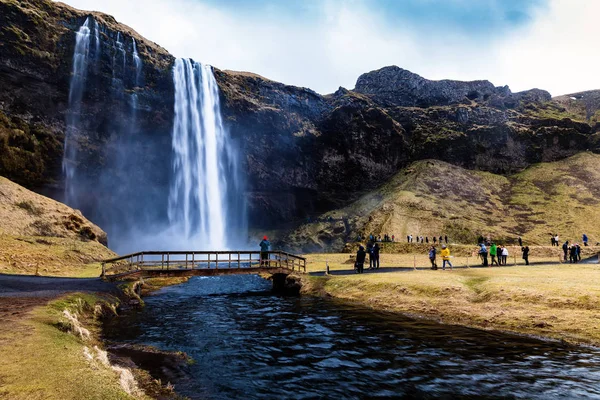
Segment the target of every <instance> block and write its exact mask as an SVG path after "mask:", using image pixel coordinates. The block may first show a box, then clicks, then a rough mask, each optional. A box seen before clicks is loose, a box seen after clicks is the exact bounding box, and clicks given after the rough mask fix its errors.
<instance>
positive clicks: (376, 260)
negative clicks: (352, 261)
mask: <svg viewBox="0 0 600 400" xmlns="http://www.w3.org/2000/svg"><path fill="white" fill-rule="evenodd" d="M379 250H380V249H379V244H377V243H375V246H373V248H372V249H371V255H370V256H369V257H370V258H372V259H373V261H372V262H371V268H375V269H379Z"/></svg>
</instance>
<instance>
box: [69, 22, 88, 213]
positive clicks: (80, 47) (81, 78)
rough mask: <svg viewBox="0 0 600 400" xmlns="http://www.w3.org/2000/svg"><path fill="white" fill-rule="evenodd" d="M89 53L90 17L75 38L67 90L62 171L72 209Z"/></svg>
mask: <svg viewBox="0 0 600 400" xmlns="http://www.w3.org/2000/svg"><path fill="white" fill-rule="evenodd" d="M89 52H90V17H87V18H86V20H85V22H84V23H83V25H82V26H81V27H80V28H79V30H78V31H77V34H76V36H75V51H74V53H73V75H72V76H71V84H70V85H71V86H70V90H69V111H68V113H67V132H66V135H65V143H64V153H63V161H62V170H63V175H64V177H65V201H66V203H67V204H68V205H70V206H72V207H77V206H78V205H77V204H75V203H76V196H75V187H74V181H75V173H76V165H75V162H76V158H77V146H76V145H75V144H74V143H73V142H75V141H76V136H77V132H78V130H79V124H80V112H81V100H82V97H83V91H84V88H85V80H86V77H87V70H88V62H89Z"/></svg>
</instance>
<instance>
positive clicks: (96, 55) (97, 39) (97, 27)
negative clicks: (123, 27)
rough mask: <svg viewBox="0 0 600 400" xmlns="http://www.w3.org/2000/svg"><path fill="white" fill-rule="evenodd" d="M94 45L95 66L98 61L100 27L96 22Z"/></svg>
mask: <svg viewBox="0 0 600 400" xmlns="http://www.w3.org/2000/svg"><path fill="white" fill-rule="evenodd" d="M94 45H95V47H96V49H95V50H96V52H95V53H94V57H96V64H98V62H99V61H100V25H99V24H98V21H96V20H94Z"/></svg>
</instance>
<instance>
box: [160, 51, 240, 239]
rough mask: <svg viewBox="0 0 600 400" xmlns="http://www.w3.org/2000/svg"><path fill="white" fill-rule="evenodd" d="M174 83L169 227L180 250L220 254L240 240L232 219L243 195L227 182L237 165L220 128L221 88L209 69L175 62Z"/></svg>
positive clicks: (194, 63)
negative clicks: (177, 238) (179, 241)
mask: <svg viewBox="0 0 600 400" xmlns="http://www.w3.org/2000/svg"><path fill="white" fill-rule="evenodd" d="M173 80H174V84H175V120H174V123H173V136H172V147H173V181H172V184H171V189H170V193H169V204H168V217H169V222H170V225H171V228H172V229H174V230H176V231H177V232H178V233H179V234H180V235H181V236H182V242H185V243H183V244H184V245H185V244H186V243H187V244H188V245H190V246H193V247H192V248H205V249H212V250H216V249H224V248H227V247H228V246H230V245H231V243H232V240H228V238H231V237H232V236H238V237H237V238H236V239H239V236H240V233H239V232H238V231H237V230H236V229H234V227H236V226H239V225H240V224H239V222H240V221H237V220H236V219H237V218H241V213H239V212H237V211H238V210H235V209H234V208H238V209H239V207H238V206H236V204H240V203H239V199H240V197H241V195H242V193H240V192H239V190H238V192H237V193H229V192H230V190H231V188H232V187H234V186H233V185H232V182H231V181H230V180H229V178H231V179H232V180H235V176H236V174H237V171H236V169H237V168H236V167H235V166H236V165H237V164H236V160H235V154H234V152H233V151H232V147H231V145H230V140H229V138H228V135H227V132H226V131H225V129H224V128H223V122H222V119H221V110H220V103H219V88H218V86H217V82H216V80H215V77H214V75H213V72H212V67H211V66H209V65H202V64H200V63H196V62H193V61H192V60H189V59H177V60H176V62H175V67H174V71H173ZM232 166H234V168H232ZM228 217H229V218H228ZM226 229H227V235H226ZM245 239H246V238H245V237H243V238H242V240H245ZM240 242H241V241H240Z"/></svg>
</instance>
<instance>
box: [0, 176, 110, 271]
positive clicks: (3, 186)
mask: <svg viewBox="0 0 600 400" xmlns="http://www.w3.org/2000/svg"><path fill="white" fill-rule="evenodd" d="M106 243H107V237H106V233H105V232H104V231H103V230H102V229H100V228H99V227H98V226H96V225H94V224H93V223H91V222H90V221H88V220H87V219H86V218H85V217H83V216H82V215H81V213H80V212H79V211H77V210H74V209H72V208H70V207H67V206H66V205H64V204H62V203H59V202H57V201H54V200H52V199H50V198H47V197H44V196H41V195H39V194H36V193H34V192H31V191H30V190H27V189H25V188H23V187H21V186H19V185H17V184H16V183H14V182H11V181H9V180H8V179H6V178H3V177H0V273H21V274H33V273H36V272H37V273H38V274H40V275H82V274H83V275H97V274H99V273H100V270H99V265H97V264H96V265H93V264H94V263H97V262H98V261H100V260H102V259H106V258H110V257H113V256H114V253H113V252H112V251H110V250H109V249H108V248H106V246H105V245H106Z"/></svg>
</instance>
